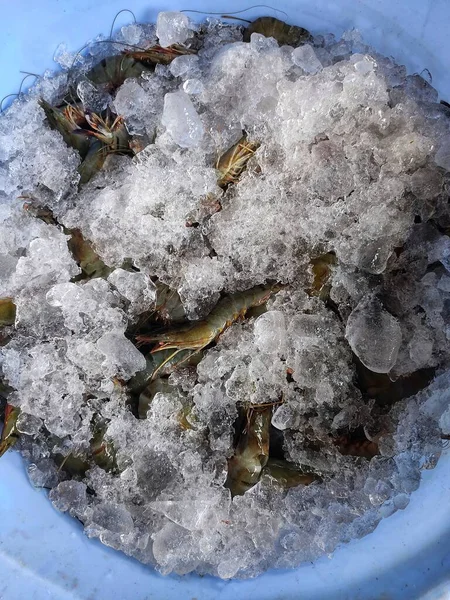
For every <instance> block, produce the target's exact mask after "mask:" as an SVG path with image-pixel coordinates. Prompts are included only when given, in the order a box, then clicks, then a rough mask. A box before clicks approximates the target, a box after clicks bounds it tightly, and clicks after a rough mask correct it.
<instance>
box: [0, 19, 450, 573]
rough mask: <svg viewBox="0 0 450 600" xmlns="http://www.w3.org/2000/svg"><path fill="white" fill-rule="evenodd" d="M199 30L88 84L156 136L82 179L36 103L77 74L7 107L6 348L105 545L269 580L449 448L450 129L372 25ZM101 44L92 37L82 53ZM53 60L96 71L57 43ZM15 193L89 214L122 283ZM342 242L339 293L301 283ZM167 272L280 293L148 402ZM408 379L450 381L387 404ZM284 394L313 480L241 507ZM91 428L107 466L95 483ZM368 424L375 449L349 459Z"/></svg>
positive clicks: (194, 285) (165, 41)
mask: <svg viewBox="0 0 450 600" xmlns="http://www.w3.org/2000/svg"><path fill="white" fill-rule="evenodd" d="M195 29H196V26H194V25H193V24H192V22H191V21H190V20H189V19H188V17H186V15H184V14H181V13H171V12H166V13H161V14H160V15H159V16H158V21H157V25H156V35H157V36H158V38H159V43H160V44H161V46H163V47H167V46H170V45H171V44H184V43H190V42H189V40H191V41H192V39H193V38H194V30H195ZM196 35H197V42H198V40H200V42H201V43H200V44H199V48H200V49H199V52H198V55H196V56H181V57H179V58H177V59H175V60H174V61H173V62H172V64H171V65H170V66H161V65H159V66H158V67H157V68H156V69H155V70H154V72H153V73H151V72H145V73H144V74H143V75H142V76H141V77H138V78H132V79H128V80H127V81H125V82H124V83H123V85H122V86H121V87H120V88H119V89H118V91H117V92H116V94H115V96H114V97H112V96H109V95H105V94H102V93H100V92H99V90H97V89H96V88H95V87H94V86H92V85H91V84H89V83H88V82H87V81H85V80H81V81H80V83H79V85H78V93H79V95H80V97H81V99H82V100H83V102H84V103H85V104H87V105H88V106H91V107H92V106H94V107H97V109H98V107H99V105H100V108H103V107H104V106H105V103H106V104H108V103H110V104H111V106H112V108H113V109H114V110H115V112H116V113H117V114H120V115H122V116H123V117H124V120H125V123H126V125H127V127H128V130H129V132H130V133H131V134H132V135H136V136H137V138H139V139H140V140H141V142H142V147H143V149H142V150H141V151H140V152H139V153H138V154H137V155H136V157H135V158H134V159H133V160H130V159H129V158H128V157H124V156H112V157H110V158H109V159H108V160H107V161H106V164H105V166H104V169H103V170H102V171H101V172H100V173H99V174H98V175H97V176H96V177H95V178H94V179H93V180H92V181H91V182H90V183H88V184H87V185H85V186H84V187H82V188H81V189H80V191H79V192H77V184H78V175H77V167H78V164H79V157H78V154H77V153H76V151H75V150H73V149H71V148H69V147H67V146H66V144H65V143H64V141H63V139H62V137H61V136H60V135H59V134H58V133H56V132H54V131H51V130H50V129H49V127H48V126H47V123H46V121H45V115H44V112H43V110H42V109H41V108H40V107H39V105H38V103H37V99H38V98H39V97H44V98H45V99H46V100H48V101H50V102H56V101H58V100H61V94H63V93H64V90H65V88H64V85H65V84H64V81H65V80H64V77H65V75H64V74H61V75H58V76H56V77H55V78H51V77H45V78H43V79H42V80H41V81H39V82H38V83H37V84H36V86H35V88H34V89H32V90H31V91H30V93H29V94H28V95H27V96H26V97H24V98H21V99H19V100H17V101H16V102H15V103H14V104H13V105H12V106H11V107H10V109H9V110H8V111H7V112H6V114H4V115H3V116H2V118H1V119H0V174H1V177H0V220H1V222H2V235H1V239H0V271H1V288H2V289H1V297H11V298H14V302H15V304H16V307H17V317H16V323H15V331H14V335H12V337H11V339H10V340H9V341H8V338H6V341H7V342H8V343H6V345H3V347H2V349H1V365H2V372H3V377H4V379H5V380H6V382H7V383H8V384H9V385H10V386H11V387H12V388H13V391H12V393H11V396H10V397H9V402H10V403H12V404H13V405H15V406H18V407H19V408H20V410H21V414H20V417H19V420H18V422H17V429H18V431H19V432H20V433H21V434H22V438H21V451H22V453H23V454H24V456H25V457H26V458H27V459H28V460H29V462H30V465H29V475H30V478H31V480H32V481H33V483H34V484H35V485H40V486H45V487H51V488H53V489H52V491H51V492H50V498H51V500H52V502H53V503H54V505H55V506H56V508H58V509H59V510H61V511H68V512H70V514H72V515H73V516H75V517H77V518H78V519H80V520H81V521H82V522H83V523H84V526H85V528H86V533H87V534H88V535H89V536H95V537H99V538H100V540H101V541H102V542H103V543H105V544H107V545H110V546H112V547H114V548H118V549H121V550H122V551H124V552H126V553H127V554H129V555H131V556H134V557H136V558H137V559H138V560H140V561H142V562H144V563H147V564H152V565H156V566H157V568H158V569H160V571H161V572H162V573H166V574H167V573H171V572H175V573H179V574H183V573H188V572H190V571H194V570H195V571H198V572H199V573H212V574H214V575H218V576H219V577H222V578H231V577H252V576H255V575H257V574H259V573H261V572H263V571H264V570H266V569H267V568H269V567H270V566H273V567H279V568H285V567H292V566H295V565H298V564H299V563H301V562H302V561H310V560H313V559H315V558H316V557H318V556H320V555H322V554H324V553H330V552H332V551H333V550H334V549H335V548H336V546H337V545H338V544H340V543H342V542H346V541H348V540H351V539H353V538H358V537H361V536H363V535H366V534H367V533H370V532H371V531H372V530H373V529H374V528H375V527H376V525H377V523H378V522H379V520H380V519H381V518H383V517H388V516H389V515H390V514H392V513H393V512H394V511H395V510H398V509H403V508H405V507H406V506H407V504H408V502H409V495H410V493H411V492H413V491H414V490H415V489H416V488H417V487H418V485H419V481H420V470H421V469H422V468H424V465H428V466H430V465H431V466H433V464H435V461H436V460H437V458H438V456H439V453H440V448H441V440H440V430H439V424H440V426H441V427H442V429H443V431H444V433H447V434H448V433H449V432H450V417H449V412H448V395H449V391H448V390H449V389H450V384H449V382H448V379H449V375H448V372H446V369H449V367H450V346H449V343H448V342H449V339H450V310H449V307H450V276H449V271H450V267H449V265H450V260H449V256H450V238H449V237H448V234H449V233H450V213H449V209H448V206H449V205H448V182H449V179H448V173H447V172H446V170H448V169H449V168H450V160H449V156H450V143H449V140H450V120H449V118H448V114H446V110H445V108H444V107H442V106H440V105H439V104H438V103H437V102H438V100H437V92H436V91H435V90H434V89H433V88H432V87H431V86H430V85H429V84H426V83H425V82H424V81H423V80H422V79H421V78H420V77H418V76H407V74H406V72H405V69H404V68H403V67H401V66H399V65H397V64H395V62H393V60H391V59H389V58H386V57H384V56H381V55H379V54H377V53H376V52H375V51H374V50H373V49H371V48H369V47H368V46H366V45H364V42H363V40H362V39H361V37H360V36H359V34H358V33H357V32H347V33H346V34H344V36H343V38H342V40H335V39H334V38H333V36H325V37H323V36H317V37H316V38H314V39H313V40H312V41H311V43H309V44H305V45H303V46H300V47H298V48H295V49H293V48H291V47H287V46H282V47H279V46H278V44H277V43H276V42H275V40H274V39H272V38H265V37H264V36H262V35H259V34H253V35H252V36H251V40H250V43H244V42H243V41H242V30H241V28H239V27H234V26H223V25H222V24H221V23H219V22H218V21H208V22H207V23H206V24H205V25H204V26H203V27H202V29H201V30H200V31H199V33H198V34H196ZM117 41H118V42H122V43H129V44H137V43H139V44H140V45H142V44H145V43H147V44H148V43H155V30H154V28H152V27H150V26H148V25H143V26H139V25H132V26H129V27H128V28H122V30H121V31H120V32H119V34H118V37H117ZM122 48H123V46H119V45H118V49H117V50H116V51H117V52H119V51H120V50H121V49H122ZM103 51H104V50H103V46H102V45H101V44H100V45H98V46H96V45H95V44H93V45H92V47H91V49H90V51H89V53H88V54H89V56H88V57H87V58H86V59H85V60H86V61H87V62H88V63H89V61H91V62H90V63H89V64H92V60H93V58H92V57H94V58H95V57H97V60H98V57H99V56H102V54H101V53H102V52H103ZM57 60H58V61H59V63H60V64H61V65H62V66H63V67H64V68H65V69H69V68H73V67H74V66H75V67H77V68H78V67H79V64H78V63H80V62H82V61H81V59H80V56H79V55H78V56H76V55H73V54H70V53H69V52H68V50H67V48H65V47H64V46H61V47H60V48H59V49H58V51H57ZM83 60H84V59H83ZM74 63H76V64H75V65H74ZM79 68H81V70H82V71H83V69H85V68H87V67H84V66H83V64H81V67H79ZM243 129H244V130H245V131H246V132H247V135H248V138H249V139H252V140H254V141H256V142H258V143H259V144H260V145H259V149H258V150H257V151H256V153H255V156H254V157H253V158H252V160H251V161H250V162H249V164H248V168H247V170H246V171H245V172H244V173H243V174H242V176H241V177H240V180H239V182H238V183H237V184H236V185H234V186H231V187H230V188H229V189H228V190H227V191H226V192H224V191H223V190H222V189H220V187H219V186H218V184H217V172H216V170H215V167H214V165H215V162H216V159H217V156H220V155H221V154H222V153H223V152H225V151H226V150H227V149H228V148H229V147H230V146H231V145H233V144H235V143H236V142H237V141H238V140H239V139H240V137H241V136H242V130H243ZM19 196H20V197H31V198H33V199H34V200H37V201H38V202H39V203H40V204H41V205H44V206H46V207H48V208H50V209H51V210H52V211H53V213H54V214H55V215H56V217H57V219H58V222H59V223H60V224H61V225H64V226H65V227H66V228H69V229H70V228H79V229H80V230H81V232H82V234H83V236H84V237H85V238H86V239H88V240H90V241H91V242H92V243H93V244H94V246H95V249H96V251H97V252H98V254H99V255H100V257H101V258H102V260H103V261H104V262H105V263H106V264H107V265H108V266H109V267H111V269H112V273H111V274H110V275H109V277H108V278H107V279H92V280H90V281H83V280H81V281H80V280H78V279H77V278H78V276H79V275H80V268H79V266H78V265H77V264H76V262H75V261H74V258H73V257H72V255H71V253H70V252H69V249H68V246H67V239H68V237H69V236H68V235H66V234H65V233H64V232H63V231H62V229H61V228H59V227H57V226H55V225H51V224H45V223H43V222H42V221H40V220H38V219H36V218H35V217H34V216H32V215H31V214H28V213H27V212H26V211H24V210H23V201H20V200H18V197H19ZM211 198H213V199H215V200H214V202H212V201H211ZM193 223H194V224H195V225H196V226H195V227H194V226H191V225H192V224H193ZM326 253H334V255H335V257H336V263H337V264H336V266H335V267H334V268H333V269H332V270H331V278H330V280H329V281H328V284H327V285H329V286H331V287H330V289H329V293H328V298H327V303H326V304H325V303H324V301H323V299H322V298H321V297H320V295H314V294H312V295H311V294H309V293H307V291H308V290H310V289H311V286H312V285H313V273H312V270H311V260H312V259H314V258H315V257H319V256H322V255H326ZM130 261H131V264H132V268H127V267H126V265H127V264H128V265H129V264H130ZM157 279H158V280H159V281H162V282H163V283H164V284H167V285H169V286H170V287H171V288H173V289H176V290H178V292H179V294H180V297H181V299H182V301H183V304H184V310H185V313H186V314H187V316H188V318H190V319H196V318H202V317H205V316H206V315H207V314H208V312H209V311H210V310H211V309H212V307H213V306H214V304H215V303H216V302H217V300H218V299H219V297H220V294H221V293H227V294H230V293H234V292H236V291H242V290H246V289H248V288H251V287H252V286H255V285H260V284H264V283H267V282H271V281H272V282H273V281H277V282H279V283H281V284H286V286H287V287H285V288H284V289H282V290H281V291H280V292H278V294H276V295H275V296H274V297H272V299H271V300H270V301H269V302H268V306H267V312H264V313H262V314H255V315H253V316H250V318H248V319H247V320H246V321H244V322H239V323H235V324H234V325H233V326H231V327H230V328H229V329H228V330H226V331H225V333H224V334H223V335H222V336H221V337H220V339H219V340H218V342H217V344H216V345H215V346H214V347H212V348H210V349H209V350H207V351H206V352H204V354H203V357H202V358H201V360H200V362H199V364H198V366H197V369H196V371H195V368H194V370H193V368H192V367H185V368H180V369H179V370H178V371H175V372H174V373H173V374H172V375H171V376H170V378H169V380H168V381H167V380H166V384H165V385H164V386H162V387H161V388H160V389H159V390H158V391H157V393H156V395H154V397H153V399H151V400H150V401H149V402H148V405H147V406H146V409H145V411H144V416H145V412H146V418H145V419H142V418H141V419H137V418H136V416H135V415H134V414H133V413H132V412H131V411H130V410H129V407H128V402H129V394H127V391H126V389H127V388H126V382H127V381H128V380H130V378H131V377H133V376H134V375H135V374H136V373H139V372H140V371H142V370H143V369H144V368H145V366H146V359H145V357H144V355H143V353H142V352H141V351H140V350H138V349H137V348H136V346H135V344H134V343H133V337H132V335H130V331H133V327H134V326H135V325H136V323H138V322H139V319H140V318H141V315H142V314H143V313H144V314H145V313H146V311H147V312H148V311H150V310H151V309H153V308H154V305H155V298H156V285H155V281H157ZM8 332H9V333H11V331H10V330H8V331H7V333H8ZM352 352H353V353H352ZM415 373H428V377H429V379H431V378H432V376H433V374H434V373H436V374H438V375H439V377H437V378H436V379H435V380H434V381H433V382H432V383H431V384H430V385H429V387H425V384H423V385H422V387H425V389H424V390H423V391H420V392H418V393H416V391H417V389H416V390H415V391H414V392H413V394H415V395H413V397H411V398H409V399H408V400H404V399H402V400H401V401H400V402H397V403H395V404H393V405H392V406H390V405H386V404H383V403H382V402H381V403H380V404H378V400H379V399H380V398H381V399H382V398H386V397H387V396H386V393H385V392H384V391H383V390H384V388H383V385H384V386H387V388H388V389H389V390H391V389H395V390H398V389H400V388H401V391H400V392H396V393H398V394H399V398H405V397H407V396H408V395H411V393H409V394H408V389H410V388H408V385H409V383H408V382H409V381H410V379H408V378H411V377H414V376H415V375H414V374H415ZM374 374H379V375H378V378H375V379H374V380H373V382H372V379H371V377H373V376H374ZM364 378H368V381H369V383H367V382H366V384H365V388H364V389H365V392H364V393H362V392H361V381H362V379H364ZM389 386H391V387H389ZM402 386H403V387H402ZM403 388H404V389H403ZM383 394H384V395H383ZM280 399H282V400H283V402H282V403H281V404H280V402H279V401H280ZM375 399H377V401H376V400H375ZM270 402H273V403H274V410H273V414H272V420H271V424H272V434H273V436H274V439H275V438H276V439H277V440H278V442H277V443H278V445H279V447H280V448H282V449H283V453H284V458H285V459H287V460H289V461H290V462H291V463H293V464H294V465H298V466H301V467H302V468H304V469H306V470H309V471H310V472H312V473H315V474H317V475H318V476H319V477H320V479H319V480H317V481H315V482H313V483H312V484H311V485H308V486H305V485H297V486H294V487H291V488H290V489H288V490H285V489H283V486H282V485H280V483H279V482H278V483H277V480H276V478H274V476H273V475H271V474H270V473H271V471H265V470H264V473H263V475H262V476H261V478H260V480H259V482H258V483H257V484H256V485H254V486H253V487H250V489H248V491H247V492H246V493H245V494H244V495H236V496H235V497H234V498H232V497H231V495H230V490H229V489H227V488H226V487H224V484H225V482H226V479H227V458H230V457H231V456H232V455H233V452H234V444H235V440H234V428H235V422H236V419H237V417H238V406H239V405H241V404H242V403H254V404H264V403H270ZM94 422H96V423H98V424H99V427H101V428H102V431H103V434H104V437H103V442H102V445H101V446H99V452H100V451H101V452H103V453H105V454H106V455H107V456H106V457H105V461H106V463H107V464H108V465H109V467H108V468H106V467H104V468H102V466H101V464H96V465H91V466H90V468H89V469H88V470H87V471H80V473H79V474H78V475H77V474H76V473H77V471H76V460H77V457H85V456H86V453H88V452H89V449H90V447H91V444H92V436H93V433H92V424H93V423H94ZM354 430H359V431H364V435H363V436H362V437H363V438H364V439H366V444H369V443H372V444H374V445H378V448H379V454H376V455H375V456H373V457H372V458H371V460H367V459H365V458H355V457H354V456H351V453H350V452H348V453H347V452H346V451H344V450H345V448H346V447H347V446H346V445H345V441H342V439H343V437H345V435H344V436H343V432H348V431H354ZM337 440H341V442H338V441H337ZM339 444H341V446H340V445H339ZM56 456H59V459H60V460H59V463H58V464H59V468H57V467H56V462H55V461H54V460H51V457H56ZM55 460H56V459H55ZM80 460H81V459H80ZM108 461H109V462H108ZM70 463H73V464H72V465H71V467H70V469H72V473H75V474H73V476H72V478H70V476H69V474H68V473H69V472H70V469H69V464H70ZM111 464H114V467H113V468H110V467H111ZM66 469H67V470H66Z"/></svg>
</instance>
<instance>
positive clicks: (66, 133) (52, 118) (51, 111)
mask: <svg viewBox="0 0 450 600" xmlns="http://www.w3.org/2000/svg"><path fill="white" fill-rule="evenodd" d="M39 106H40V107H41V108H42V109H43V110H44V112H45V116H46V117H47V121H48V124H49V126H50V128H51V129H54V130H55V131H58V132H59V133H60V134H61V135H62V137H63V140H64V141H65V143H66V144H67V145H68V146H70V147H71V148H74V149H75V150H78V152H79V154H80V156H81V158H85V156H86V155H87V154H88V152H89V146H90V141H89V138H88V136H87V135H85V134H80V132H81V131H82V130H81V129H80V128H79V126H78V125H77V123H76V121H75V120H74V119H73V118H72V117H73V115H72V114H71V113H68V112H67V109H64V110H61V109H59V108H56V107H54V106H52V105H51V104H49V103H48V102H46V101H45V100H44V99H43V98H41V99H40V100H39Z"/></svg>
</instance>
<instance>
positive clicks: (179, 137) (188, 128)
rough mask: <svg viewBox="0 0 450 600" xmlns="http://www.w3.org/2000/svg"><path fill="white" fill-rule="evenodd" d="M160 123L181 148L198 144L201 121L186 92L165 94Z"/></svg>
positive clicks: (200, 135)
mask: <svg viewBox="0 0 450 600" xmlns="http://www.w3.org/2000/svg"><path fill="white" fill-rule="evenodd" d="M161 123H162V124H163V125H164V126H165V127H166V129H167V131H168V132H169V134H170V135H171V136H172V138H173V140H174V142H176V143H177V144H178V145H179V146H181V147H182V148H193V147H195V146H198V145H199V143H200V142H201V140H202V138H203V134H204V127H203V124H202V121H201V119H200V117H199V116H198V113H197V111H196V110H195V108H194V105H193V104H192V101H191V99H190V98H189V96H188V95H187V94H186V92H183V91H178V92H172V93H169V94H166V95H165V97H164V110H163V115H162V119H161Z"/></svg>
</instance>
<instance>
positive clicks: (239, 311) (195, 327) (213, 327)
mask: <svg viewBox="0 0 450 600" xmlns="http://www.w3.org/2000/svg"><path fill="white" fill-rule="evenodd" d="M279 289H280V286H272V287H269V288H266V287H262V286H257V287H254V288H252V289H250V290H247V291H246V292H239V293H237V294H233V295H231V296H226V297H225V298H223V299H222V300H221V301H220V302H219V303H218V304H217V306H216V307H215V308H214V309H213V310H212V312H211V313H210V314H209V316H208V317H207V318H206V319H204V320H203V321H196V322H193V323H192V324H190V325H187V326H185V327H181V328H179V329H173V330H170V331H168V332H167V333H163V334H161V335H140V336H137V338H136V340H137V342H138V343H139V344H142V343H147V342H157V345H156V347H155V348H154V349H153V350H152V354H153V353H156V352H161V351H162V350H168V349H170V348H173V349H174V353H173V354H172V356H170V357H169V358H168V359H167V360H166V362H167V361H168V360H170V359H171V358H172V357H173V356H175V355H176V354H178V353H179V352H182V351H183V350H191V351H194V352H192V353H193V354H194V353H196V352H199V351H200V350H203V348H205V347H206V346H208V344H210V343H211V342H213V341H214V340H217V338H218V337H219V336H220V334H221V333H222V332H223V331H225V329H226V328H227V327H229V326H230V325H232V323H234V322H235V321H237V320H238V319H240V318H242V317H243V316H244V315H245V313H246V312H247V311H248V309H249V308H251V307H253V306H259V305H260V304H264V303H265V302H267V300H268V299H269V298H270V296H271V295H272V294H274V293H276V292H277V291H278V290H279ZM164 364H165V363H163V365H164ZM163 365H162V366H163ZM160 368H161V367H160Z"/></svg>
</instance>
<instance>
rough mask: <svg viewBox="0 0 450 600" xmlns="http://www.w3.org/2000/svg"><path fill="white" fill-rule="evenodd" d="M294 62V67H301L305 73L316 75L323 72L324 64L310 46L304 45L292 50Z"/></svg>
mask: <svg viewBox="0 0 450 600" xmlns="http://www.w3.org/2000/svg"><path fill="white" fill-rule="evenodd" d="M292 61H293V63H294V65H297V66H298V67H301V68H302V69H303V70H304V71H305V73H310V74H314V73H318V72H319V71H321V70H322V63H321V62H320V60H319V59H318V58H317V56H316V53H315V52H314V49H313V47H312V46H311V45H310V44H303V46H299V47H298V48H294V50H292Z"/></svg>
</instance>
